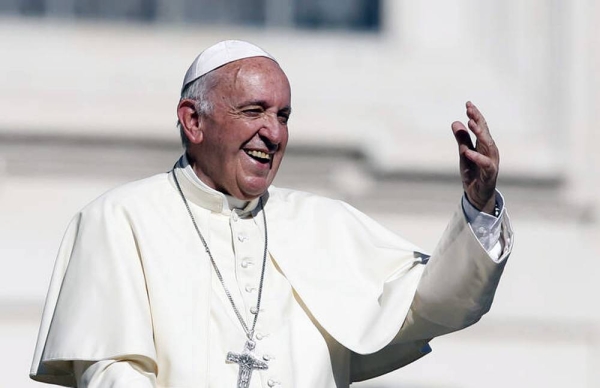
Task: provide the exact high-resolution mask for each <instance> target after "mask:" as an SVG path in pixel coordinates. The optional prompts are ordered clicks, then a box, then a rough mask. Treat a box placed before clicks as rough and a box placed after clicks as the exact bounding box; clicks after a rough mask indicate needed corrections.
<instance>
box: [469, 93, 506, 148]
mask: <svg viewBox="0 0 600 388" xmlns="http://www.w3.org/2000/svg"><path fill="white" fill-rule="evenodd" d="M467 116H468V117H469V122H468V123H467V125H468V126H469V129H470V130H471V132H473V134H474V135H475V137H476V139H477V146H476V149H477V150H478V151H479V152H481V153H484V154H486V155H489V156H492V157H494V158H496V157H497V154H498V150H497V147H496V143H495V141H494V139H493V138H492V135H491V133H490V129H489V127H488V124H487V122H486V120H485V118H484V117H483V115H482V114H481V112H480V111H479V109H477V107H476V106H475V105H474V104H473V103H472V102H470V101H469V102H467Z"/></svg>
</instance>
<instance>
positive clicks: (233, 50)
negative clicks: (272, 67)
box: [181, 40, 277, 92]
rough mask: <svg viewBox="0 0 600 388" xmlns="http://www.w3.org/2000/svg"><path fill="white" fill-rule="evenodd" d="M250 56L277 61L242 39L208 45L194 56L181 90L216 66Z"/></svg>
mask: <svg viewBox="0 0 600 388" xmlns="http://www.w3.org/2000/svg"><path fill="white" fill-rule="evenodd" d="M251 57H267V58H270V59H272V60H274V61H275V62H277V61H276V60H275V58H273V57H272V56H271V54H269V53H267V52H266V51H264V50H263V49H261V48H260V47H257V46H255V45H253V44H252V43H248V42H244V41H242V40H224V41H222V42H219V43H217V44H215V45H213V46H210V47H209V48H207V49H206V50H204V51H202V52H201V53H200V55H198V56H197V57H196V59H195V60H194V62H192V65H191V66H190V68H189V69H188V71H187V73H185V77H184V78H183V85H182V86H181V91H182V92H183V89H185V87H186V86H187V85H188V84H189V83H190V82H193V81H195V80H197V79H198V78H200V77H202V76H203V75H204V74H206V73H209V72H211V71H213V70H215V69H216V68H219V67H221V66H223V65H226V64H228V63H230V62H233V61H237V60H239V59H244V58H251Z"/></svg>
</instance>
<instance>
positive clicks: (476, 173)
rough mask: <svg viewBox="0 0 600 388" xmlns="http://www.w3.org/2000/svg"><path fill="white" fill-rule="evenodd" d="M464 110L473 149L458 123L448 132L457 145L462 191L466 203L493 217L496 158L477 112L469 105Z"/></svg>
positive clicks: (497, 162)
mask: <svg viewBox="0 0 600 388" xmlns="http://www.w3.org/2000/svg"><path fill="white" fill-rule="evenodd" d="M466 106H467V117H468V118H469V122H468V123H467V125H468V126H469V130H471V132H473V134H474V135H475V138H476V139H477V141H476V144H475V146H473V142H472V141H471V137H470V136H469V132H468V131H467V128H466V127H465V125H464V124H463V123H461V122H460V121H455V122H453V123H452V132H454V137H455V138H456V142H457V143H458V155H459V157H460V176H461V179H462V183H463V189H464V190H465V193H466V194H467V199H468V200H469V202H471V204H472V205H473V206H475V207H476V208H477V209H478V210H479V211H482V212H485V213H488V214H494V206H495V202H496V178H497V177H498V167H499V164H500V155H499V153H498V148H497V147H496V143H495V142H494V139H492V135H491V134H490V129H489V128H488V125H487V123H486V121H485V118H484V117H483V115H482V114H481V112H479V109H477V107H476V106H475V105H474V104H473V103H472V102H471V101H468V102H467V104H466Z"/></svg>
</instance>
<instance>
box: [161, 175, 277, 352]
mask: <svg viewBox="0 0 600 388" xmlns="http://www.w3.org/2000/svg"><path fill="white" fill-rule="evenodd" d="M171 172H172V173H173V178H175V185H176V186H177V190H178V191H179V194H180V195H181V199H182V200H183V203H184V204H185V208H186V209H187V212H188V214H189V215H190V218H191V220H192V223H193V224H194V229H196V233H198V237H200V240H201V241H202V245H203V246H204V250H205V251H206V253H207V254H208V257H209V259H210V263H211V264H212V267H213V269H214V270H215V273H216V274H217V278H219V281H220V282H221V285H222V286H223V290H224V291H225V295H227V299H229V303H231V307H233V311H234V312H235V315H237V318H238V320H239V321H240V323H241V324H242V328H243V329H244V332H246V336H247V337H248V339H249V340H250V341H253V337H254V328H255V327H256V321H257V320H258V314H259V313H260V302H261V299H262V290H263V283H264V280H265V267H266V264H267V246H268V237H267V216H266V215H265V208H264V206H263V202H262V198H260V199H259V202H260V209H261V211H262V215H263V223H264V226H265V247H264V251H263V263H262V269H261V272H260V282H259V285H258V297H257V300H256V314H254V321H253V322H252V327H251V328H250V329H248V325H246V322H245V321H244V318H243V317H242V314H241V313H240V311H239V310H238V308H237V307H236V306H235V302H234V301H233V298H232V297H231V293H230V292H229V289H228V288H227V286H226V285H225V280H223V276H222V275H221V271H219V267H217V263H216V262H215V259H214V258H213V255H212V253H211V252H210V249H209V248H208V244H207V243H206V240H205V239H204V236H203V235H202V233H201V232H200V228H198V224H197V223H196V218H195V217H194V215H193V214H192V211H191V209H190V205H189V204H188V201H187V199H186V198H185V195H184V194H183V190H181V186H180V185H179V180H178V179H177V174H176V173H175V167H173V169H172V170H171Z"/></svg>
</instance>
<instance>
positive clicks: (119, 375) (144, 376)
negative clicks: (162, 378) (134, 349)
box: [73, 360, 156, 388]
mask: <svg viewBox="0 0 600 388" xmlns="http://www.w3.org/2000/svg"><path fill="white" fill-rule="evenodd" d="M73 370H74V374H75V380H76V381H77V387H80V388H103V387H110V388H155V387H156V375H155V374H154V373H152V372H149V371H147V370H145V369H144V365H143V364H140V363H137V362H135V361H132V360H130V361H117V360H102V361H97V362H90V361H74V362H73Z"/></svg>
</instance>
